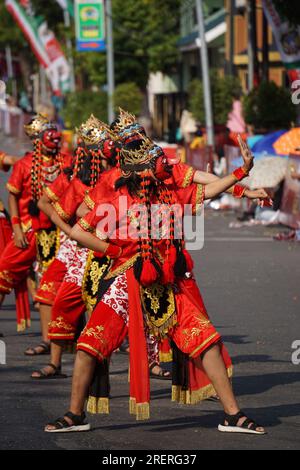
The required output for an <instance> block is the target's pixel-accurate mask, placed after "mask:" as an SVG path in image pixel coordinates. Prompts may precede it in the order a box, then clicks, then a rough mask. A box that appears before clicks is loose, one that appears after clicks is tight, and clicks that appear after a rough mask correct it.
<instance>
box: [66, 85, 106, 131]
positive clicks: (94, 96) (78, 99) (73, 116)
mask: <svg viewBox="0 0 300 470" xmlns="http://www.w3.org/2000/svg"><path fill="white" fill-rule="evenodd" d="M91 113H93V114H94V115H95V116H96V117H97V118H99V119H101V120H102V121H105V122H106V121H107V94H106V93H104V92H103V91H102V92H93V91H90V90H83V91H77V92H74V93H68V95H67V97H66V102H65V104H64V106H63V108H62V112H61V114H62V117H63V119H64V121H65V125H66V127H68V128H74V127H78V126H79V125H80V124H81V123H82V122H83V121H86V120H87V119H88V118H89V116H90V115H91Z"/></svg>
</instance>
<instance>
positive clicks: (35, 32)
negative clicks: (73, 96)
mask: <svg viewBox="0 0 300 470" xmlns="http://www.w3.org/2000/svg"><path fill="white" fill-rule="evenodd" d="M5 4H6V7H7V9H8V11H9V12H10V13H11V15H12V16H13V18H14V20H15V21H16V23H17V24H18V26H19V27H20V28H21V30H22V31H23V33H24V36H25V37H26V39H27V40H28V42H29V44H30V46H31V49H32V51H33V53H34V54H35V56H36V57H37V59H38V61H39V63H40V64H41V65H42V66H43V67H44V68H45V70H46V74H47V77H48V79H49V81H50V84H51V87H52V90H53V93H55V94H57V95H60V94H61V93H64V92H66V91H68V90H69V89H70V67H69V64H68V61H67V60H66V58H65V56H64V53H63V51H62V49H61V46H60V44H59V42H58V41H57V39H56V37H55V35H54V33H53V32H52V31H51V30H49V29H48V26H47V22H46V21H45V20H44V19H42V21H40V23H39V24H38V23H37V21H36V20H35V17H34V16H31V15H30V14H29V13H28V12H27V11H26V10H25V9H24V8H23V7H22V6H21V5H20V4H19V2H17V1H16V0H6V1H5ZM23 4H24V2H23Z"/></svg>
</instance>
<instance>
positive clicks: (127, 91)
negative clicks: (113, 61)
mask: <svg viewBox="0 0 300 470" xmlns="http://www.w3.org/2000/svg"><path fill="white" fill-rule="evenodd" d="M142 102H143V94H142V93H141V91H140V89H139V88H138V86H137V85H136V84H135V83H133V82H128V83H121V84H120V85H118V86H117V87H116V89H115V93H114V108H115V112H116V113H118V111H119V107H120V108H123V109H126V111H129V112H130V113H133V114H135V115H136V116H138V115H139V114H140V112H141V108H142Z"/></svg>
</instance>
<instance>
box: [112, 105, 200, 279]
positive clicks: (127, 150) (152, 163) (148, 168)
mask: <svg viewBox="0 0 300 470" xmlns="http://www.w3.org/2000/svg"><path fill="white" fill-rule="evenodd" d="M122 124H123V125H125V127H124V129H123V128H121V126H122ZM118 126H119V128H120V129H119V136H120V135H121V139H120V140H123V145H122V147H121V151H120V169H121V174H122V177H121V178H120V180H119V181H118V182H117V183H116V187H117V188H118V187H120V186H122V185H126V186H127V188H128V190H129V192H131V193H132V192H135V193H136V194H138V195H139V203H140V204H142V206H143V207H144V209H145V210H146V211H147V212H148V215H147V220H148V231H147V234H143V235H140V237H139V254H140V256H138V258H137V261H136V263H135V265H134V273H135V276H136V278H137V279H138V281H139V282H140V283H141V284H142V286H144V287H146V286H150V285H152V284H154V283H155V282H161V283H163V284H172V283H173V282H174V280H175V277H176V276H181V275H184V273H185V272H187V271H188V269H187V267H188V268H190V267H191V263H192V260H191V258H190V257H189V255H188V253H187V252H186V250H185V249H184V244H183V243H181V242H178V241H177V240H174V233H175V226H176V223H177V221H176V218H175V215H174V214H172V213H171V217H170V219H169V222H170V226H169V230H168V239H165V240H164V242H165V253H164V255H165V256H164V260H163V262H162V263H161V262H160V261H159V260H158V258H157V256H156V250H155V245H156V241H155V240H153V239H152V238H151V236H150V234H151V226H152V222H151V216H152V215H151V194H153V191H155V193H156V194H155V201H156V203H159V204H162V205H163V206H165V205H168V206H172V205H173V204H176V197H175V195H174V192H173V191H172V190H170V189H169V186H168V185H167V184H165V183H164V181H165V180H167V179H168V178H170V177H171V173H172V167H171V166H170V165H169V164H168V161H167V158H166V156H165V154H164V152H163V150H162V149H161V148H160V147H159V146H158V145H156V144H155V143H154V142H153V141H152V140H151V139H150V138H149V137H147V136H146V134H145V131H144V129H143V128H142V126H141V125H140V124H138V123H137V122H136V121H135V118H134V116H133V115H130V114H127V115H126V113H125V111H122V115H121V116H120V118H119V122H118ZM124 130H125V132H124Z"/></svg>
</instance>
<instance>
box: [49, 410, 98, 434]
mask: <svg viewBox="0 0 300 470" xmlns="http://www.w3.org/2000/svg"><path fill="white" fill-rule="evenodd" d="M64 416H66V417H67V418H70V419H71V421H72V423H73V424H70V423H68V421H67V420H66V419H65V417H64ZM64 416H63V417H62V418H58V419H56V420H55V421H54V422H53V423H49V424H47V426H53V427H54V429H47V426H46V427H45V429H44V431H45V432H73V431H89V430H90V429H91V425H90V424H89V423H84V420H85V413H84V412H83V413H82V414H81V415H74V413H72V412H71V411H68V412H67V413H65V415H64Z"/></svg>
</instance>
